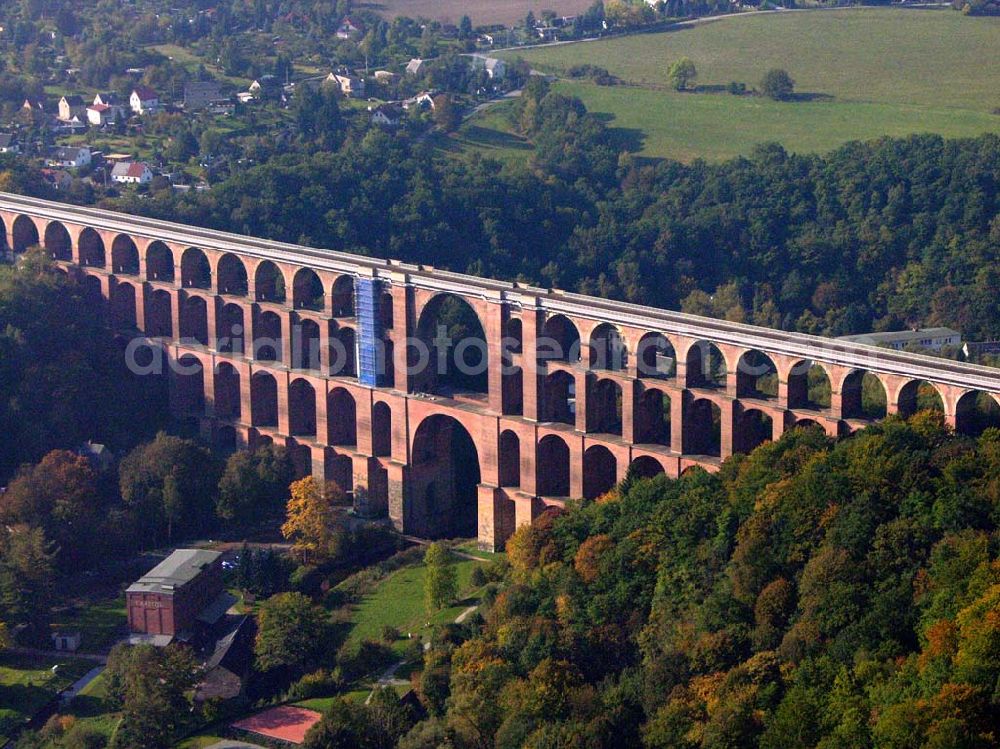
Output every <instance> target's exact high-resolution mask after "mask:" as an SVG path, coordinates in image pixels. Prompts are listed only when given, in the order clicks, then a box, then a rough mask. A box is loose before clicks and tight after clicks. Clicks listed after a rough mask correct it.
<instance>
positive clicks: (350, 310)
mask: <svg viewBox="0 0 1000 749" xmlns="http://www.w3.org/2000/svg"><path fill="white" fill-rule="evenodd" d="M330 314H331V315H332V316H333V317H354V277H353V276H338V277H337V280H336V281H334V282H333V286H332V287H331V288H330Z"/></svg>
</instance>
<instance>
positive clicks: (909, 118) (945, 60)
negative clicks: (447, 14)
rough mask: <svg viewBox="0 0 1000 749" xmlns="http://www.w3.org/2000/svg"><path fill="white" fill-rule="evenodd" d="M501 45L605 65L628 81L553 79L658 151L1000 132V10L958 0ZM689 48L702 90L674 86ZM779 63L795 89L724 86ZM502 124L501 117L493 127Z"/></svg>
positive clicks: (560, 63) (555, 68)
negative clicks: (790, 94)
mask: <svg viewBox="0 0 1000 749" xmlns="http://www.w3.org/2000/svg"><path fill="white" fill-rule="evenodd" d="M504 54H505V56H507V57H508V58H515V57H523V58H524V59H525V60H527V61H529V62H530V63H531V64H532V66H534V67H535V68H538V69H541V70H546V71H549V72H553V73H555V74H557V75H559V74H561V73H563V72H565V71H566V70H567V69H568V68H570V67H572V66H574V65H580V64H585V63H586V64H591V65H596V66H599V67H604V68H607V69H608V70H609V71H610V72H611V73H612V74H613V75H615V76H617V77H618V78H620V79H621V80H622V81H624V82H625V84H626V85H622V86H614V87H602V86H597V85H594V84H591V83H589V82H588V83H583V82H579V81H573V82H567V81H560V82H559V83H558V84H557V86H559V87H560V88H561V89H562V90H565V92H566V93H571V94H573V95H576V96H579V97H580V98H581V99H582V100H583V101H584V102H585V103H586V104H587V106H588V108H590V110H591V111H593V112H595V113H598V114H599V115H601V116H603V117H604V118H605V119H606V121H607V122H608V124H609V126H610V127H612V128H614V129H615V130H616V134H617V135H618V136H619V137H621V138H623V139H626V140H627V141H628V143H629V145H630V147H633V148H634V149H635V150H637V151H638V152H639V153H640V154H642V155H644V156H650V157H670V158H677V159H681V160H685V161H689V160H691V159H694V158H698V157H702V158H707V159H711V160H718V159H725V158H729V157H732V156H735V155H738V154H745V153H747V152H748V151H749V150H750V149H751V148H752V147H753V146H754V145H755V144H757V143H761V142H768V141H778V142H780V143H782V144H783V145H785V146H786V148H788V149H789V150H792V151H798V152H816V151H826V150H829V149H831V148H833V147H836V146H837V145H839V144H841V143H843V142H846V141H849V140H855V139H861V140H866V139H871V138H877V137H879V136H883V135H894V136H901V135H907V134H910V133H917V132H935V133H940V134H942V135H944V136H947V137H964V136H974V135H978V134H981V133H984V132H1000V115H997V114H995V111H996V110H997V109H998V108H1000V18H973V17H967V16H963V15H962V14H960V13H955V12H953V11H950V10H948V11H945V10H940V11H938V10H923V11H919V10H913V9H909V10H906V9H899V8H863V9H844V10H835V11H803V12H783V13H759V14H753V15H749V14H748V15H742V16H731V17H724V18H721V19H718V20H715V21H712V22H708V23H701V24H695V25H692V26H685V27H680V28H678V29H677V30H674V31H668V32H661V33H657V34H637V35H634V36H627V37H621V38H617V39H611V40H602V41H595V42H582V43H578V44H569V45H560V46H550V47H540V48H535V49H531V50H525V51H521V52H517V53H513V52H509V53H504ZM681 57H689V58H691V59H692V60H693V61H694V63H695V65H696V67H697V70H698V78H697V81H696V84H697V88H696V90H695V91H693V92H686V93H678V92H675V91H672V90H670V88H669V84H668V81H667V69H668V68H669V66H670V64H671V63H672V62H673V61H674V60H677V59H679V58H681ZM773 67H782V68H785V69H787V70H788V71H789V73H790V74H791V75H792V77H793V78H794V79H795V82H796V92H797V98H796V100H795V101H789V102H774V101H771V100H769V99H765V98H763V97H760V96H753V95H744V96H734V95H731V94H728V93H726V92H725V89H726V86H727V85H728V84H729V83H730V82H731V81H735V82H739V83H745V84H746V85H747V88H748V89H753V88H754V87H755V86H757V85H758V82H759V80H760V78H761V77H762V76H763V74H764V73H765V72H766V71H767V70H768V69H770V68H773ZM477 125H478V126H480V127H486V126H485V125H482V123H478V122H477V120H476V119H475V118H473V120H471V121H470V122H469V123H467V125H466V127H465V128H464V131H465V132H464V134H463V135H462V137H465V138H466V139H468V138H469V135H468V131H469V128H470V126H477ZM503 137H508V136H506V135H505V134H503V132H502V130H501V129H498V135H496V136H493V140H502V138H503ZM477 140H479V141H483V142H486V144H487V146H488V145H489V140H490V138H487V137H485V136H484V135H483V134H482V133H479V135H478V138H477ZM468 147H470V148H472V147H476V145H475V144H474V143H473V144H469V145H468ZM477 150H482V151H483V152H484V153H488V152H489V150H490V149H489V148H488V147H484V148H477Z"/></svg>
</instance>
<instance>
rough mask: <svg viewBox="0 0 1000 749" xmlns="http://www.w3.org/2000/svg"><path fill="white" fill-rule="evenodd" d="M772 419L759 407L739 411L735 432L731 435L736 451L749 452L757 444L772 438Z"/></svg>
mask: <svg viewBox="0 0 1000 749" xmlns="http://www.w3.org/2000/svg"><path fill="white" fill-rule="evenodd" d="M773 435H774V421H773V419H772V418H771V417H770V416H769V415H768V414H766V413H764V412H763V411H761V410H760V409H759V408H748V409H746V410H745V411H742V413H740V417H739V422H738V424H737V428H736V433H735V434H734V435H733V438H734V441H735V442H736V443H737V444H736V445H735V446H734V449H735V450H736V452H741V453H750V452H751V451H753V449H754V448H755V447H757V446H759V445H762V444H764V443H765V442H768V441H770V440H771V439H772V437H773Z"/></svg>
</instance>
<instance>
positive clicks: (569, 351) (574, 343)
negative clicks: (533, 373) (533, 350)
mask: <svg viewBox="0 0 1000 749" xmlns="http://www.w3.org/2000/svg"><path fill="white" fill-rule="evenodd" d="M537 352H538V361H539V362H547V361H564V362H570V363H574V362H578V361H580V356H581V347H580V331H579V329H578V328H577V327H576V325H574V324H573V321H572V320H570V319H569V318H568V317H566V316H565V315H553V316H552V317H549V318H548V319H546V321H545V324H544V325H542V334H541V336H539V338H538V341H537Z"/></svg>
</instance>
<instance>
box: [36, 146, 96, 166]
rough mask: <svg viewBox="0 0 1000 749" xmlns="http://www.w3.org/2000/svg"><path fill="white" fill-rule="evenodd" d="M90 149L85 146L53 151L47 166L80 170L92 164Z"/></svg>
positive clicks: (58, 148) (65, 147) (63, 147)
mask: <svg viewBox="0 0 1000 749" xmlns="http://www.w3.org/2000/svg"><path fill="white" fill-rule="evenodd" d="M90 160H91V152H90V149H89V148H87V147H85V146H83V147H80V148H77V147H76V146H59V147H57V148H54V149H53V150H52V153H51V154H50V155H49V158H48V159H47V160H46V162H45V163H46V164H48V165H49V166H59V167H63V168H65V169H79V168H80V167H82V166H87V165H88V164H90Z"/></svg>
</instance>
